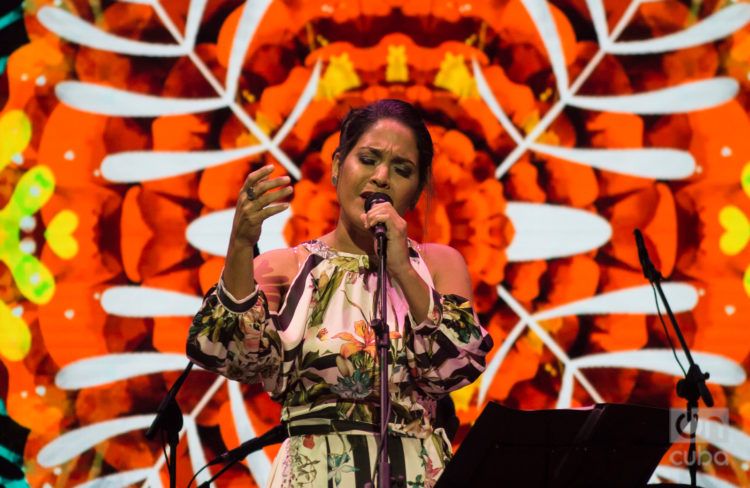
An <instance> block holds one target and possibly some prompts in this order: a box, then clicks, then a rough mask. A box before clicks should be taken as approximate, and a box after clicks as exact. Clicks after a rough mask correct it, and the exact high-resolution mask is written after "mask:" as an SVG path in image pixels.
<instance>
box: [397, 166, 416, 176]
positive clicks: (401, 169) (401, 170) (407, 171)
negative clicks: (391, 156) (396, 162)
mask: <svg viewBox="0 0 750 488" xmlns="http://www.w3.org/2000/svg"><path fill="white" fill-rule="evenodd" d="M396 173H398V174H400V175H401V176H403V177H404V178H408V177H410V176H411V173H412V171H411V168H410V167H408V166H397V167H396Z"/></svg>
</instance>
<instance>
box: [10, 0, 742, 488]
mask: <svg viewBox="0 0 750 488" xmlns="http://www.w3.org/2000/svg"><path fill="white" fill-rule="evenodd" d="M23 5H24V6H23V7H22V8H20V10H19V9H16V10H13V11H12V12H15V14H13V15H17V16H20V17H21V18H23V21H24V22H25V27H26V31H27V32H28V38H29V42H28V43H25V44H24V43H22V42H21V43H19V44H18V45H17V46H18V47H17V49H15V50H14V51H13V52H12V53H11V54H10V56H9V57H8V58H7V60H6V61H7V63H6V64H5V65H4V70H3V74H2V86H4V87H5V88H4V89H3V90H2V91H0V93H2V94H3V95H2V96H3V97H6V98H7V99H5V100H3V101H2V103H1V104H0V106H1V107H2V111H1V112H0V142H1V144H0V209H2V210H0V236H1V238H0V261H1V262H2V265H0V295H2V302H0V359H1V360H2V363H3V365H4V369H7V370H8V375H7V380H6V379H5V376H3V378H2V379H3V380H4V381H5V382H6V383H7V384H5V385H0V393H2V395H3V398H2V400H3V403H4V404H5V405H7V414H8V416H9V417H10V418H12V419H14V420H15V421H16V422H18V423H19V424H21V425H23V426H25V427H28V428H29V429H31V433H30V435H29V437H28V442H27V443H26V450H25V453H24V458H25V467H24V468H25V474H26V479H27V480H28V483H29V484H30V485H32V486H48V485H46V484H47V483H48V484H49V486H68V485H77V484H86V483H89V482H93V481H95V480H100V481H101V480H106V481H108V482H111V483H112V484H111V486H126V485H130V484H133V483H137V484H146V485H150V486H165V485H166V479H167V478H166V470H165V467H164V465H163V459H162V456H161V450H160V445H159V443H157V442H150V441H146V440H145V438H144V431H145V428H146V427H147V426H148V425H149V424H150V422H151V420H152V418H153V415H154V412H155V410H156V407H157V405H158V403H159V401H160V399H161V398H162V397H163V395H164V394H165V392H166V390H167V388H168V387H169V385H170V384H171V383H172V382H173V381H174V379H175V378H176V376H177V374H178V373H179V371H180V370H181V369H182V368H183V367H184V366H185V364H186V358H185V357H184V342H185V338H186V334H187V329H188V324H189V319H190V317H191V315H192V314H193V313H194V312H195V311H196V310H197V307H198V304H199V301H200V297H201V296H202V295H203V293H204V292H205V291H206V290H207V289H208V288H209V287H210V286H211V285H212V284H213V283H214V282H215V280H216V279H217V277H218V274H219V271H220V269H221V266H222V256H223V253H224V251H225V248H226V243H227V240H228V232H229V228H230V226H229V223H230V219H231V213H232V208H233V205H234V201H235V198H236V195H237V194H238V191H239V188H240V185H241V182H242V181H243V179H244V177H245V175H246V174H247V173H248V172H249V171H250V170H252V169H253V168H257V167H259V166H260V165H263V164H266V163H268V162H271V163H273V164H275V166H276V174H278V175H282V174H288V175H290V176H291V177H292V178H293V180H294V181H295V182H296V186H295V197H294V200H293V202H292V206H291V208H290V209H289V210H288V211H287V212H285V213H282V214H280V215H278V216H277V217H276V218H274V219H273V220H272V221H270V222H269V223H268V225H266V228H265V231H264V235H263V240H262V242H261V243H260V247H261V249H263V250H269V249H272V248H276V247H281V246H288V245H294V244H297V243H299V242H301V241H304V240H306V239H309V238H311V237H314V236H317V235H320V234H321V233H324V232H326V231H327V230H329V229H330V228H331V227H332V225H333V224H334V222H335V218H336V212H337V208H336V203H335V198H334V193H333V188H332V187H331V186H330V183H329V182H330V160H331V153H332V150H333V148H334V147H335V145H336V140H337V127H338V121H339V120H340V119H341V118H342V117H343V115H344V114H345V113H346V111H347V110H348V109H349V107H354V106H360V105H363V104H365V103H367V102H369V101H372V100H375V99H378V98H382V97H396V98H402V99H405V100H408V101H410V102H412V103H414V104H416V105H417V106H418V107H419V108H420V109H421V110H422V112H423V113H424V115H425V117H426V120H427V121H428V122H429V126H430V130H431V131H432V134H433V136H434V139H435V142H436V158H435V164H434V166H435V168H434V172H435V178H434V192H433V195H432V197H431V198H429V199H428V200H429V201H426V200H425V201H422V202H420V204H419V206H418V207H417V210H416V211H415V212H414V214H413V215H411V216H410V221H411V229H412V231H413V234H414V237H415V238H417V239H420V240H429V241H437V242H443V243H449V244H451V245H452V246H454V247H456V248H457V249H459V250H460V251H461V252H462V253H463V255H464V256H465V258H466V260H467V261H468V263H469V268H470V271H471V275H472V278H473V281H474V289H475V294H476V305H477V308H478V310H479V311H480V312H481V317H482V319H483V322H484V323H485V324H486V325H487V326H488V328H489V330H490V332H491V334H492V336H493V338H494V339H495V344H496V347H495V350H494V351H493V353H492V355H491V356H490V361H489V366H488V369H487V372H486V373H485V374H484V375H483V376H482V377H481V378H480V379H479V380H478V381H477V382H476V383H475V384H474V385H472V386H470V387H467V388H464V389H462V390H460V391H458V392H456V393H455V394H454V395H453V398H454V401H455V403H456V407H457V410H458V414H459V416H460V418H461V421H462V423H463V425H462V428H461V432H460V434H459V438H460V437H462V435H464V434H465V432H466V430H467V429H468V428H469V427H470V425H471V423H472V421H473V419H475V418H476V416H477V415H478V413H479V412H480V411H481V408H482V406H483V405H484V404H485V403H486V402H487V401H490V400H495V401H499V402H502V403H504V404H506V405H510V406H513V407H518V408H554V407H568V406H580V405H589V404H591V403H593V402H602V401H607V402H633V403H640V404H646V405H655V406H662V407H666V406H670V405H674V406H681V405H682V402H681V400H680V399H678V398H677V397H676V396H675V395H674V393H673V391H674V386H675V382H676V380H677V379H678V378H679V377H680V375H681V372H680V369H679V366H678V365H677V363H676V361H675V359H674V357H673V356H672V353H671V351H670V349H669V345H668V341H667V338H666V337H665V333H664V330H663V328H662V326H661V323H660V322H659V320H658V316H657V309H656V305H655V302H654V296H653V294H652V291H651V289H650V288H649V286H648V285H647V283H646V282H645V280H644V279H643V277H642V275H641V273H640V269H639V264H638V258H637V253H636V249H635V245H634V242H633V239H632V231H633V229H634V228H635V227H638V228H641V229H642V230H643V232H644V234H645V236H646V241H647V246H648V247H649V249H650V252H651V254H652V256H653V257H654V260H655V262H656V264H657V266H658V267H659V268H660V269H661V271H662V273H663V274H664V275H665V276H667V277H668V278H669V280H668V283H666V284H665V289H666V293H667V296H668V297H669V299H670V301H671V304H672V307H673V308H674V310H675V311H676V312H677V315H678V320H679V321H680V323H681V325H682V327H683V329H684V330H685V333H686V336H687V340H688V342H689V344H690V345H691V347H692V348H693V351H694V355H695V356H696V358H697V359H698V360H699V362H700V363H701V364H702V366H703V368H704V370H706V371H709V372H710V373H711V378H710V388H711V391H712V393H713V395H714V398H715V399H716V402H717V405H718V406H720V407H724V408H727V409H729V412H730V415H729V421H730V424H729V425H717V426H715V427H716V428H713V429H708V431H707V432H706V435H705V436H704V437H702V438H701V441H700V447H701V448H702V449H704V450H707V451H708V452H711V453H715V452H719V451H720V452H722V453H724V454H726V457H725V458H723V459H725V460H727V462H725V463H706V464H704V466H703V469H702V471H703V472H702V475H701V476H702V478H701V479H700V480H699V482H700V483H703V484H704V485H705V486H722V487H723V486H740V485H745V486H747V485H748V483H750V480H749V479H748V469H749V467H748V463H750V437H749V436H748V432H750V383H748V382H747V371H748V369H750V355H749V352H750V331H749V330H748V328H747V317H748V316H750V246H748V241H750V220H749V219H750V138H749V137H748V134H750V118H749V117H748V110H750V81H748V79H749V76H750V75H749V73H750V28H749V27H748V26H747V24H748V22H750V5H748V4H746V3H739V2H733V1H728V2H717V1H714V0H707V1H700V0H698V1H692V2H687V1H685V2H680V1H676V0H663V1H661V0H655V1H654V0H632V1H631V0H587V1H586V2H582V1H571V0H553V1H551V2H549V3H547V2H545V1H544V0H495V1H483V2H482V1H476V2H472V1H465V2H463V1H459V2H428V1H421V0H410V1H408V2H407V1H405V0H387V1H381V2H344V1H337V0H330V1H317V0H315V1H313V0H311V1H306V2H302V1H299V0H287V1H281V0H274V1H270V0H249V1H247V2H243V1H241V0H215V1H212V2H207V1H206V0H163V1H162V0H127V1H126V0H121V1H115V0H89V1H86V0H31V1H29V0H27V1H26V2H25V3H24V4H23ZM3 18H6V17H3ZM7 19H10V17H7ZM7 19H6V20H7ZM11 20H12V19H11ZM0 27H1V26H0ZM0 32H2V31H0ZM682 359H683V363H684V357H682ZM178 400H179V403H180V405H181V407H182V409H183V411H184V412H185V429H184V432H183V436H182V441H181V449H180V455H179V459H178V465H179V473H178V477H179V480H178V484H179V485H180V486H185V485H186V484H187V480H188V479H189V477H190V476H191V475H192V473H193V472H194V470H195V469H196V468H197V467H198V466H201V465H202V464H204V463H205V460H206V459H210V458H212V457H213V456H215V455H217V454H218V453H219V452H222V451H223V450H225V449H226V448H232V447H235V446H237V445H238V443H239V442H240V440H246V439H248V438H251V437H253V436H255V435H256V433H262V432H264V431H266V430H267V429H268V428H270V427H271V426H273V425H275V424H276V422H277V421H278V415H279V407H278V406H277V405H276V404H274V403H273V402H272V401H271V400H270V399H269V398H268V396H267V395H265V394H264V393H262V392H261V391H260V390H259V389H258V387H256V386H247V385H240V384H237V383H234V382H226V381H225V380H223V379H221V378H218V377H216V376H214V375H213V374H209V373H207V372H204V371H196V372H194V373H193V374H192V376H191V377H190V378H189V380H188V382H187V383H186V385H185V387H184V388H183V390H182V391H181V393H180V396H179V397H178ZM675 449H684V445H682V446H677V447H675ZM274 453H275V451H274V449H273V448H269V449H268V450H267V451H265V452H260V453H256V454H254V455H251V456H250V457H249V458H248V459H247V460H246V463H244V464H241V465H238V466H235V467H234V468H233V469H231V470H230V471H229V472H228V473H227V474H226V475H225V477H224V478H223V479H222V481H221V482H220V483H219V486H224V485H229V484H231V483H232V482H242V483H245V486H248V485H250V486H251V485H252V483H253V482H255V483H257V484H259V485H261V486H262V485H263V484H264V483H265V481H266V479H267V477H268V473H269V468H270V462H271V459H272V458H273V455H274ZM674 459H675V458H670V457H669V456H667V457H665V458H664V460H663V461H662V464H661V465H660V467H659V468H658V470H657V473H656V474H657V475H658V477H659V478H660V479H662V480H665V481H666V480H672V481H675V480H683V481H684V480H685V479H686V476H687V472H686V470H685V466H684V465H679V463H675V462H673V460H674ZM209 475H210V474H209V473H208V472H203V473H202V474H201V475H200V476H199V477H198V480H199V481H204V480H206V479H207V478H208V476H209Z"/></svg>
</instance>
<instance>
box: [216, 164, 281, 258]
mask: <svg viewBox="0 0 750 488" xmlns="http://www.w3.org/2000/svg"><path fill="white" fill-rule="evenodd" d="M272 172H273V165H268V166H264V167H263V168H260V169H258V170H255V171H253V172H252V173H250V174H249V175H247V179H245V183H244V184H243V185H242V190H240V195H239V198H238V199H237V209H236V210H235V213H234V222H233V223H232V233H231V237H230V241H229V242H230V244H229V245H230V248H231V247H232V246H236V245H240V246H243V245H247V246H250V247H252V246H254V245H255V244H257V242H258V240H259V239H260V231H261V225H262V224H263V221H264V220H266V219H267V218H268V217H271V216H272V215H276V214H277V213H280V212H283V211H284V210H285V209H287V208H288V207H289V204H288V203H286V202H283V203H276V202H279V200H282V199H283V198H285V197H287V196H289V195H291V194H292V187H291V186H289V183H290V182H291V179H290V178H289V177H288V176H282V177H280V178H272V179H268V177H269V176H270V175H271V173H272ZM276 188H279V189H278V190H276V191H271V190H274V189H276Z"/></svg>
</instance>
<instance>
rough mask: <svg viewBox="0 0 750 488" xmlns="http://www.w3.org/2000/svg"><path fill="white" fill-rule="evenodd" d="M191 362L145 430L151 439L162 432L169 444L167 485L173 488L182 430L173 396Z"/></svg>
mask: <svg viewBox="0 0 750 488" xmlns="http://www.w3.org/2000/svg"><path fill="white" fill-rule="evenodd" d="M193 364H194V363H193V362H192V361H190V362H188V365H187V366H186V367H185V370H184V371H183V372H182V374H180V377H179V378H177V381H175V382H174V383H173V384H172V387H171V388H170V389H169V391H168V392H167V396H165V397H164V399H163V400H162V401H161V404H159V408H158V409H157V410H156V417H155V418H154V421H153V422H151V426H150V427H149V428H148V430H147V431H146V439H153V438H154V437H156V434H157V433H158V432H163V433H164V435H165V436H166V438H167V445H169V457H170V458H171V462H170V460H169V459H167V469H168V470H169V487H170V488H175V486H176V483H177V444H178V443H179V441H180V430H182V411H181V410H180V406H179V405H177V401H176V400H175V397H176V396H177V392H178V391H180V388H182V384H183V383H184V382H185V379H186V378H187V377H188V375H189V374H190V370H191V369H192V368H193Z"/></svg>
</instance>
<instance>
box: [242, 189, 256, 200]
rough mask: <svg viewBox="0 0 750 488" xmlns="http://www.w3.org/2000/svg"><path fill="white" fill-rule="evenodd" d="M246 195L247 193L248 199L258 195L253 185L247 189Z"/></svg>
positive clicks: (253, 198)
mask: <svg viewBox="0 0 750 488" xmlns="http://www.w3.org/2000/svg"><path fill="white" fill-rule="evenodd" d="M245 195H247V199H248V200H255V198H256V196H257V195H255V188H253V187H252V186H251V187H249V188H248V189H247V190H245Z"/></svg>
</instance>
